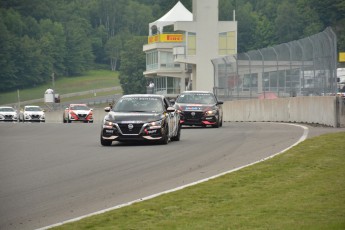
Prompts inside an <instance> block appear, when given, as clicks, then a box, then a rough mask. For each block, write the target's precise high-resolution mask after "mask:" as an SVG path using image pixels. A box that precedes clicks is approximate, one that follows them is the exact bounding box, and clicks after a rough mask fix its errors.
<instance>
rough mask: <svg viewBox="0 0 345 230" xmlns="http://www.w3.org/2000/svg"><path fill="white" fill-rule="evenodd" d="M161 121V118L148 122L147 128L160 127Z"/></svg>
mask: <svg viewBox="0 0 345 230" xmlns="http://www.w3.org/2000/svg"><path fill="white" fill-rule="evenodd" d="M162 123H163V120H159V121H154V122H150V123H148V128H149V129H160V128H161V127H162Z"/></svg>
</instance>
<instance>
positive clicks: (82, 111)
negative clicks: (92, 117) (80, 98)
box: [70, 110, 91, 114]
mask: <svg viewBox="0 0 345 230" xmlns="http://www.w3.org/2000/svg"><path fill="white" fill-rule="evenodd" d="M70 111H71V112H73V113H77V114H89V113H90V112H91V110H70Z"/></svg>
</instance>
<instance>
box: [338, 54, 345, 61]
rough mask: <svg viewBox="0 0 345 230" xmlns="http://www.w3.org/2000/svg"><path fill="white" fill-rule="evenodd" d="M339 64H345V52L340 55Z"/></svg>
mask: <svg viewBox="0 0 345 230" xmlns="http://www.w3.org/2000/svg"><path fill="white" fill-rule="evenodd" d="M339 62H345V52H340V53H339Z"/></svg>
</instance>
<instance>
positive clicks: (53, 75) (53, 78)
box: [52, 72, 55, 90]
mask: <svg viewBox="0 0 345 230" xmlns="http://www.w3.org/2000/svg"><path fill="white" fill-rule="evenodd" d="M52 85H53V90H54V89H55V73H54V72H53V73H52Z"/></svg>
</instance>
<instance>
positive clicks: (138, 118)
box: [107, 112, 164, 123]
mask: <svg viewBox="0 0 345 230" xmlns="http://www.w3.org/2000/svg"><path fill="white" fill-rule="evenodd" d="M163 116H164V115H162V114H161V113H141V112H138V113H124V112H123V113H122V112H110V113H109V114H108V115H107V120H109V121H113V122H115V123H147V122H152V121H158V120H161V119H162V118H163Z"/></svg>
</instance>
